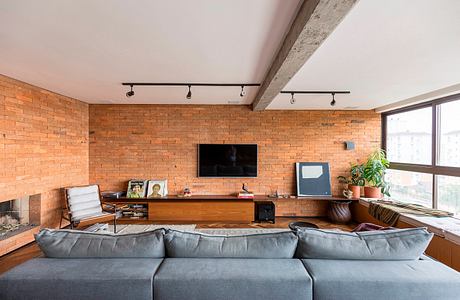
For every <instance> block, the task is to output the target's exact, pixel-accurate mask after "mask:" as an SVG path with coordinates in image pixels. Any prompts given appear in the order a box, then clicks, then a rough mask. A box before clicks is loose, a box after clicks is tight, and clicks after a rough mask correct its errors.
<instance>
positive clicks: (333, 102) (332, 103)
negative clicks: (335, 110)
mask: <svg viewBox="0 0 460 300" xmlns="http://www.w3.org/2000/svg"><path fill="white" fill-rule="evenodd" d="M331 95H332V101H331V106H334V105H335V93H331Z"/></svg>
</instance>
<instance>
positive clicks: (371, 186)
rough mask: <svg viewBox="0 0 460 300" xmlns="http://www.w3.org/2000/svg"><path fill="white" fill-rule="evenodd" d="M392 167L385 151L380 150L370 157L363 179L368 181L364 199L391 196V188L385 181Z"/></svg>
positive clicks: (365, 165) (365, 166)
mask: <svg viewBox="0 0 460 300" xmlns="http://www.w3.org/2000/svg"><path fill="white" fill-rule="evenodd" d="M389 166H390V162H389V161H388V159H387V158H386V154H385V151H384V150H382V149H378V150H376V151H374V152H373V153H371V155H369V157H368V159H367V162H366V163H365V164H364V173H363V177H364V179H365V180H366V185H365V186H364V197H366V198H382V194H383V195H386V196H390V193H389V189H390V186H389V185H388V183H387V182H386V181H385V172H386V170H387V168H388V167H389Z"/></svg>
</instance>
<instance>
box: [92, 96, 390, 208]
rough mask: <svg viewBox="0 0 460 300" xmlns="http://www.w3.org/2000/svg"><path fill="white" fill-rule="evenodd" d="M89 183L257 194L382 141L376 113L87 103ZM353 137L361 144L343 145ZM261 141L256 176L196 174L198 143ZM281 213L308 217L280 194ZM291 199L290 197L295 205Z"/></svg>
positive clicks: (338, 165) (289, 186)
mask: <svg viewBox="0 0 460 300" xmlns="http://www.w3.org/2000/svg"><path fill="white" fill-rule="evenodd" d="M89 110H90V147H89V148H90V181H91V182H94V183H99V184H100V185H101V188H102V189H105V190H107V189H115V190H118V189H122V190H124V189H125V188H126V185H127V181H128V180H129V179H131V178H142V179H163V178H166V179H168V189H169V192H170V193H172V194H176V193H177V192H179V191H180V190H182V189H183V188H184V187H185V186H189V187H190V188H191V189H192V192H193V193H195V194H231V193H235V192H237V191H239V190H240V188H241V183H242V182H243V181H244V182H247V183H248V184H249V187H250V189H251V190H252V191H254V192H255V193H257V194H266V193H271V192H274V191H275V190H276V189H277V190H278V191H279V192H280V193H289V194H294V193H295V169H294V163H295V162H297V161H328V162H330V166H331V177H332V183H333V185H332V186H333V193H335V194H338V193H340V192H341V188H342V187H340V186H339V185H338V184H337V181H336V179H335V178H336V176H338V175H339V174H342V173H344V172H345V171H346V170H347V169H348V168H349V163H350V162H356V161H358V160H361V161H362V160H364V159H365V158H366V156H367V155H368V154H369V152H370V151H372V150H373V149H375V148H377V147H379V146H380V130H381V125H380V115H379V114H377V113H374V112H373V111H263V112H253V111H251V110H250V108H249V107H247V106H186V105H184V106H168V105H90V109H89ZM346 140H352V141H354V142H355V143H356V150H354V151H346V150H344V145H343V142H344V141H346ZM200 143H257V144H258V145H259V170H258V171H259V176H258V177H257V178H254V179H234V178H226V179H223V178H217V179H209V178H198V177H197V175H196V174H197V144H200ZM278 202H279V204H277V207H278V209H281V211H279V212H278V214H284V215H305V214H306V213H305V212H304V211H302V210H303V207H304V206H303V205H302V204H301V203H299V202H298V201H293V200H279V201H278ZM291 202H292V203H291Z"/></svg>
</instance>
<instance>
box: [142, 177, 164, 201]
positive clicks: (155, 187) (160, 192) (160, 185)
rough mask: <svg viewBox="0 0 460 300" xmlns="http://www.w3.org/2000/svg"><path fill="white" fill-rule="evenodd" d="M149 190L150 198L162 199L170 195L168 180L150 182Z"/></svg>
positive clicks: (148, 195)
mask: <svg viewBox="0 0 460 300" xmlns="http://www.w3.org/2000/svg"><path fill="white" fill-rule="evenodd" d="M147 186H148V188H147V197H148V198H161V197H166V196H167V195H168V181H167V180H149V182H148V185H147Z"/></svg>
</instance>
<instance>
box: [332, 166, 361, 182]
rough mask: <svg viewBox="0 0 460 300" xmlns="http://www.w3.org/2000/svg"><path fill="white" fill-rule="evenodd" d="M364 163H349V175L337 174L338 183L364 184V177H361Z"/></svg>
mask: <svg viewBox="0 0 460 300" xmlns="http://www.w3.org/2000/svg"><path fill="white" fill-rule="evenodd" d="M363 173H364V165H362V164H351V167H350V176H348V177H345V176H338V177H337V179H338V180H339V182H340V183H344V184H349V185H357V186H364V184H365V179H364V177H363Z"/></svg>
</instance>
